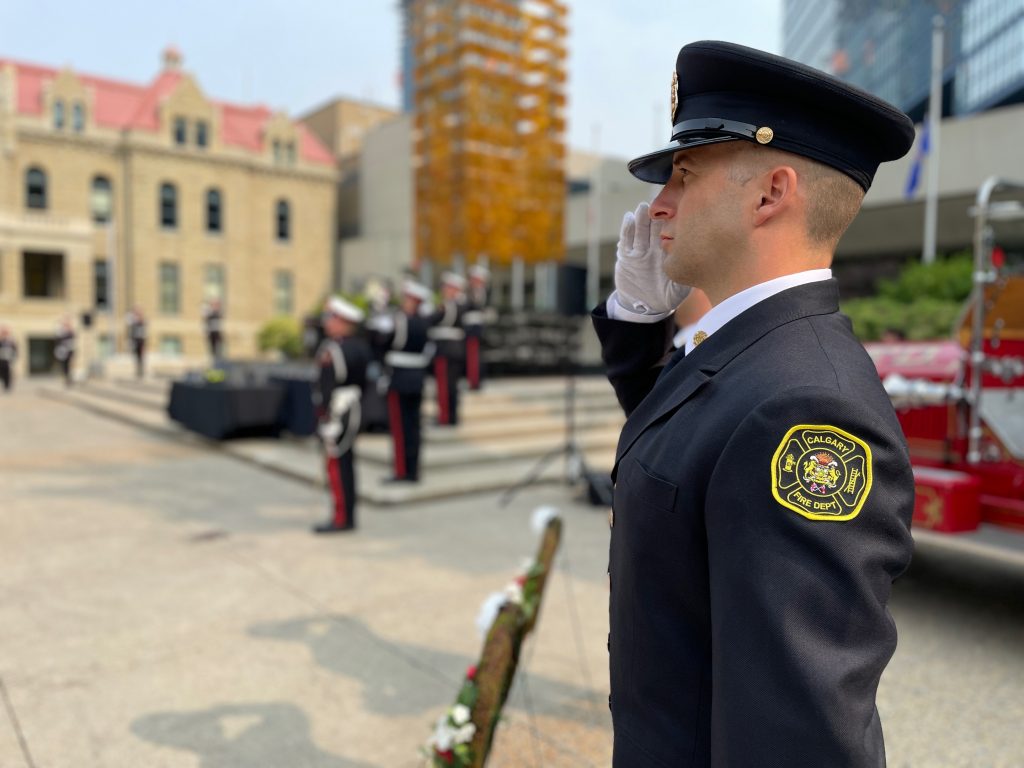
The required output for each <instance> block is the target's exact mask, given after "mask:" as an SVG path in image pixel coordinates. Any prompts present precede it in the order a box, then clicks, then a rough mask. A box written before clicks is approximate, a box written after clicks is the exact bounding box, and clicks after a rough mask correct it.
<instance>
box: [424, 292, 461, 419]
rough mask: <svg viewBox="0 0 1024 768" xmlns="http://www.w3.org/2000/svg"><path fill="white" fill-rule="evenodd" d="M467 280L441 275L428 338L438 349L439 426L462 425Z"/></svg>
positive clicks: (435, 360) (436, 381)
mask: <svg viewBox="0 0 1024 768" xmlns="http://www.w3.org/2000/svg"><path fill="white" fill-rule="evenodd" d="M465 290H466V278H464V277H462V276H461V275H457V274H455V273H454V272H445V273H444V274H442V275H441V299H442V304H441V306H440V308H438V310H437V311H436V312H434V314H433V315H432V316H431V323H432V326H431V328H430V332H429V338H430V340H431V341H433V342H434V344H435V345H436V346H437V352H436V353H435V355H434V380H435V383H436V384H437V423H438V424H440V425H442V426H454V425H456V424H458V423H459V379H461V378H462V375H463V369H464V368H465V365H466V331H465V328H464V327H463V316H464V315H465V311H466V310H465V305H464V304H463V303H462V294H463V292H464V291H465Z"/></svg>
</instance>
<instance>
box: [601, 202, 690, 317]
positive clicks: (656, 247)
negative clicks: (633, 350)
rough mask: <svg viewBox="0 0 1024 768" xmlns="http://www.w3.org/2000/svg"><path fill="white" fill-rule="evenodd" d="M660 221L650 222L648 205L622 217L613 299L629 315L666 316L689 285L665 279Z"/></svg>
mask: <svg viewBox="0 0 1024 768" xmlns="http://www.w3.org/2000/svg"><path fill="white" fill-rule="evenodd" d="M661 227H662V222H661V221H657V220H655V221H652V220H651V214H650V205H649V204H647V203H640V205H638V206H637V207H636V212H635V213H630V212H629V211H626V215H625V216H623V217H622V229H621V230H620V232H619V244H618V247H617V248H616V250H615V297H616V301H617V302H618V303H619V305H620V306H621V307H622V308H623V309H625V310H626V311H628V312H635V313H636V314H639V315H667V314H668V313H669V312H673V311H675V308H676V307H678V306H679V305H680V304H681V303H682V301H683V299H685V298H686V294H688V293H689V292H690V288H689V286H686V285H679V283H674V282H672V281H671V280H669V279H668V277H666V276H665V270H664V269H663V265H664V263H665V251H663V250H662V248H661Z"/></svg>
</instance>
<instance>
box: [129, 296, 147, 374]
mask: <svg viewBox="0 0 1024 768" xmlns="http://www.w3.org/2000/svg"><path fill="white" fill-rule="evenodd" d="M126 325H127V329H128V342H129V343H130V344H131V347H132V355H134V357H135V376H136V377H137V378H140V379H141V378H142V375H143V374H144V373H145V356H146V318H145V316H144V315H143V314H142V310H140V309H139V308H138V307H135V308H134V309H133V310H132V311H131V312H129V313H128V317H127V319H126Z"/></svg>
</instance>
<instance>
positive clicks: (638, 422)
mask: <svg viewBox="0 0 1024 768" xmlns="http://www.w3.org/2000/svg"><path fill="white" fill-rule="evenodd" d="M676 69H677V73H676V77H677V81H676V82H677V83H678V85H677V88H678V102H676V100H675V99H673V110H672V111H673V124H674V128H673V136H672V144H671V145H670V146H669V147H667V148H665V149H662V150H659V151H656V152H654V153H651V154H649V155H645V156H643V157H640V158H637V159H635V160H633V161H632V162H631V163H630V165H629V167H630V171H631V172H632V173H633V174H634V175H635V176H637V177H638V178H640V179H642V180H645V181H649V182H652V183H658V184H664V187H663V188H662V190H661V192H660V193H659V195H658V196H657V197H656V198H655V199H654V201H653V202H652V203H650V206H649V210H650V214H649V218H648V213H647V210H648V207H647V204H646V203H643V204H641V206H640V207H639V208H638V209H637V213H636V215H635V216H634V215H633V214H628V215H627V218H626V221H625V222H624V224H623V231H622V239H620V249H619V254H618V256H617V263H616V275H615V279H616V292H615V293H614V294H613V295H612V297H611V298H609V300H608V301H607V303H606V304H604V305H601V306H599V307H598V308H596V309H595V311H594V324H595V327H596V329H597V332H598V335H599V337H600V339H601V342H602V350H603V356H604V359H605V362H606V365H607V366H608V374H609V378H610V380H611V381H612V384H613V385H614V387H615V390H616V393H617V395H618V397H619V400H620V402H621V403H622V405H623V406H624V408H625V410H626V412H627V414H628V419H627V421H626V425H625V427H624V428H623V430H622V434H621V437H620V439H619V444H618V449H617V452H616V461H615V467H614V470H613V478H614V480H615V492H614V502H613V513H612V518H611V526H612V528H611V547H610V565H609V579H610V585H611V605H610V624H611V632H610V635H609V639H608V647H609V652H610V664H611V670H610V671H611V676H610V678H611V697H610V699H609V703H610V707H611V711H612V719H613V724H614V738H615V744H614V757H613V765H614V766H615V768H683V767H684V766H701V767H702V768H703V767H705V766H716V767H719V766H720V767H722V768H726V767H729V768H733V767H743V768H747V767H750V768H826V766H827V767H828V768H838V767H839V766H846V767H848V768H867V767H868V766H871V767H872V768H881V767H882V766H884V765H885V750H884V746H883V739H882V728H881V723H880V720H879V716H878V711H877V709H876V706H875V694H876V689H877V686H878V682H879V679H880V676H881V674H882V671H883V670H884V668H885V666H886V664H887V663H888V661H889V659H890V657H891V656H892V654H893V651H894V650H895V647H896V628H895V625H894V622H893V619H892V617H891V616H890V614H889V611H888V608H887V602H888V599H889V595H890V591H891V586H892V581H893V579H894V578H896V577H897V576H898V575H899V574H900V573H901V572H903V570H904V569H905V568H906V566H907V564H908V563H909V561H910V555H911V549H912V542H911V538H910V532H909V528H910V518H911V513H912V509H913V499H914V481H913V475H912V472H911V468H910V462H909V456H908V453H907V450H906V445H905V442H904V439H903V436H902V432H901V430H900V426H899V423H898V421H897V420H896V417H895V414H894V412H893V408H892V405H891V404H890V401H889V398H888V396H887V395H886V393H885V390H884V389H883V387H882V385H881V382H880V381H879V377H878V374H877V372H876V370H875V367H874V365H873V364H872V362H871V359H870V358H869V357H868V356H867V354H866V353H865V351H864V349H863V347H862V346H861V344H860V343H859V342H858V340H857V339H856V338H855V337H854V336H853V334H852V332H851V330H850V323H849V321H848V320H847V319H846V318H845V317H844V316H843V315H841V314H840V313H839V295H838V289H837V284H836V281H835V280H834V279H831V277H830V275H831V272H830V269H828V266H829V265H830V263H831V258H832V253H833V252H834V247H835V242H837V241H838V238H839V236H840V235H841V234H842V231H843V230H844V229H845V227H846V225H847V224H848V223H849V220H851V219H852V218H853V216H855V215H856V211H857V209H858V208H859V205H860V201H861V199H862V198H863V194H864V191H865V190H866V189H867V188H868V186H869V185H870V183H871V179H872V177H873V176H874V173H875V171H876V169H877V167H878V165H879V163H880V162H882V161H885V160H891V159H895V158H898V157H900V156H902V155H904V154H905V153H906V152H907V151H908V149H909V148H910V146H911V143H912V141H913V136H914V133H913V125H912V123H911V122H910V120H909V119H908V118H907V117H906V116H905V115H903V114H902V113H901V112H899V111H898V110H896V109H895V108H893V107H891V106H890V105H888V104H886V103H884V102H882V101H880V100H878V99H876V98H875V97H873V96H870V95H868V94H866V93H864V92H862V91H859V90H857V89H855V88H853V87H851V86H849V85H847V84H845V83H842V82H840V81H838V80H836V79H834V78H831V77H829V76H827V75H825V74H823V73H820V72H818V71H816V70H813V69H811V68H809V67H805V66H803V65H799V64H796V63H794V62H790V61H788V60H786V59H783V58H780V57H777V56H772V55H769V54H765V53H762V52H760V51H755V50H752V49H749V48H744V47H742V46H736V45H731V44H729V43H719V42H701V43H693V44H691V45H688V46H686V47H684V48H683V49H682V50H681V51H680V53H679V58H678V61H677V66H676ZM763 147H767V149H763ZM739 171H743V172H742V173H739ZM748 172H749V175H748ZM819 183H820V184H821V185H822V186H815V184H819ZM828 185H832V186H828ZM823 189H824V193H825V194H826V195H830V196H832V198H834V202H835V204H836V208H834V209H832V210H843V211H848V213H849V217H848V218H847V219H845V220H844V219H842V217H841V218H840V219H839V222H838V223H836V224H834V225H829V229H828V234H827V237H826V236H824V235H816V234H814V230H812V229H811V224H810V223H809V222H811V221H812V219H814V217H815V216H817V215H818V214H817V213H815V211H816V210H818V209H815V208H814V203H815V202H816V199H815V196H816V195H817V194H818V193H820V192H821V191H822V190H823ZM815 220H820V219H815ZM819 238H820V239H819ZM724 244H730V245H731V246H732V248H733V249H734V250H732V251H730V252H729V253H728V254H725V253H719V252H717V251H718V250H720V249H718V248H716V247H715V246H719V245H722V246H723V247H724ZM726 255H728V256H729V258H728V259H726V258H724V257H725V256H726ZM651 263H655V264H657V265H658V269H657V270H652V269H649V265H650V264H651ZM754 268H757V269H754ZM752 270H753V274H756V275H757V276H758V277H759V279H760V280H761V281H762V282H756V280H753V281H752V277H751V276H752ZM676 275H678V276H679V278H678V279H677V278H676ZM684 280H689V281H691V282H689V283H688V284H692V285H694V286H695V287H699V288H702V289H703V290H704V291H705V293H707V294H708V297H709V299H710V300H711V304H712V308H711V309H710V310H709V311H708V312H707V314H706V315H704V316H703V317H702V318H701V319H700V320H699V321H698V322H697V330H696V331H695V332H694V333H693V335H692V337H691V338H690V339H688V340H687V341H686V344H685V347H683V348H682V349H680V350H678V351H677V352H675V353H671V349H670V348H671V338H672V332H673V328H672V320H671V317H672V316H671V311H672V309H673V307H674V306H675V305H676V304H678V303H679V300H680V297H681V295H685V288H684V289H683V291H682V292H681V293H675V294H672V293H671V292H672V291H673V290H674V288H673V286H674V287H675V288H679V287H680V284H681V283H684ZM744 281H746V282H744ZM752 283H753V284H752ZM666 293H669V294H671V295H672V298H671V299H670V300H669V301H668V302H662V301H661V300H660V297H662V296H664V295H666ZM623 310H625V312H623ZM662 318H664V319H662ZM670 353H671V356H669V357H667V358H666V355H667V354H670ZM666 359H667V362H666Z"/></svg>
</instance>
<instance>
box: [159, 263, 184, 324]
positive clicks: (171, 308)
mask: <svg viewBox="0 0 1024 768" xmlns="http://www.w3.org/2000/svg"><path fill="white" fill-rule="evenodd" d="M180 309H181V277H180V275H179V272H178V265H177V264H172V263H170V262H167V261H165V262H162V263H161V264H160V312H162V313H163V314H165V315H176V314H178V312H179V311H180Z"/></svg>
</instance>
